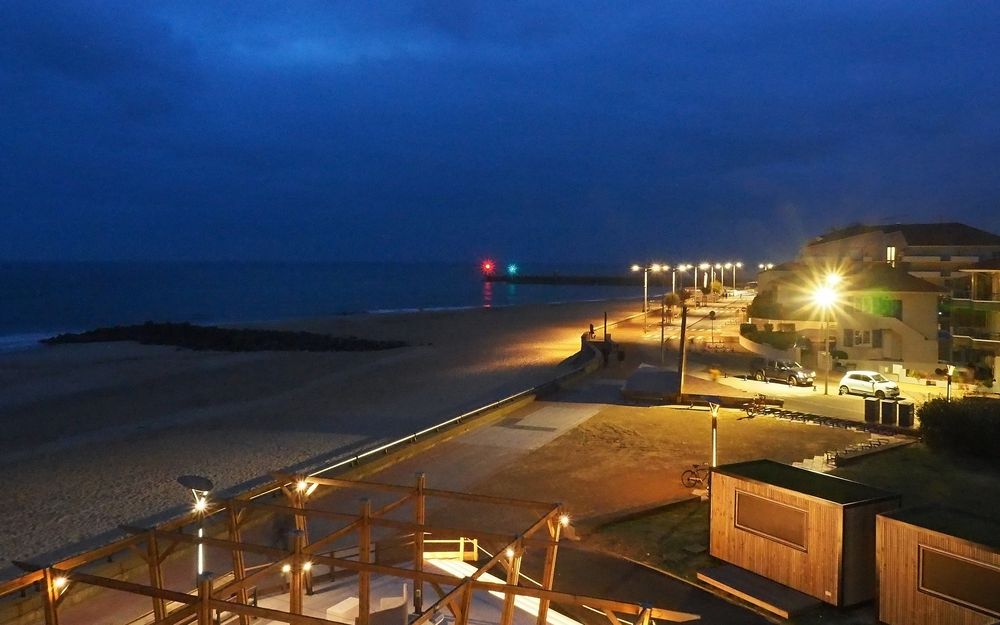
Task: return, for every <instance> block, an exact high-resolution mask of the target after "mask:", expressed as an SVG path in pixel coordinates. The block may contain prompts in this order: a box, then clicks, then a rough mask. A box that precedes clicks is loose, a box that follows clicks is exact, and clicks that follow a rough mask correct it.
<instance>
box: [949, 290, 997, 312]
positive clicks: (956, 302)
mask: <svg viewBox="0 0 1000 625" xmlns="http://www.w3.org/2000/svg"><path fill="white" fill-rule="evenodd" d="M962 295H966V296H967V295H968V293H963V294H962ZM951 308H952V310H955V309H958V308H961V309H964V310H985V311H1000V300H998V299H970V298H969V297H952V298H951Z"/></svg>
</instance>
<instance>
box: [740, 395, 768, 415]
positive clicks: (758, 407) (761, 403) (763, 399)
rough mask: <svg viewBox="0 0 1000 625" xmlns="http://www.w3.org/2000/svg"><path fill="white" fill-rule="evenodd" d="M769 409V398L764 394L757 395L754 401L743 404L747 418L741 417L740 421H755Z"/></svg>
mask: <svg viewBox="0 0 1000 625" xmlns="http://www.w3.org/2000/svg"><path fill="white" fill-rule="evenodd" d="M766 407H767V396H766V395H764V394H763V393H757V394H756V395H755V396H754V398H753V399H751V400H750V401H748V402H747V403H745V404H743V410H745V411H746V413H747V416H745V417H740V419H753V418H754V417H756V416H757V415H759V414H762V413H763V412H764V409H765V408H766Z"/></svg>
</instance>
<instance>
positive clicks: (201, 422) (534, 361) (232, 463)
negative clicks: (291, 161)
mask: <svg viewBox="0 0 1000 625" xmlns="http://www.w3.org/2000/svg"><path fill="white" fill-rule="evenodd" d="M635 307H636V304H635V303H634V302H632V303H621V302H615V303H608V302H591V303H575V304H560V305H533V306H524V307H516V308H492V309H470V310H461V311H435V312H423V313H405V314H381V315H379V314H375V315H357V316H341V317H331V318H324V319H311V320H296V321H290V322H284V323H274V324H268V327H276V328H281V329H291V330H308V331H313V332H327V333H330V334H335V335H338V336H350V335H353V336H358V337H362V338H369V339H402V340H405V341H407V342H408V343H409V344H410V346H409V347H406V348H402V349H396V350H387V351H381V352H338V353H272V352H266V353H243V354H229V353H214V352H193V351H186V350H180V349H175V348H169V347H155V346H141V345H137V344H131V343H116V344H89V345H61V346H57V347H46V348H43V349H39V350H34V351H29V352H22V353H16V354H7V355H3V356H2V357H0V471H2V475H3V477H4V479H5V483H6V484H7V488H8V491H9V496H8V505H6V506H3V507H2V509H0V578H3V577H9V576H11V575H12V572H13V569H12V568H11V566H10V562H11V560H27V561H32V560H38V561H41V562H42V563H45V562H47V561H50V560H53V559H55V558H58V557H60V556H63V555H65V554H67V553H71V552H74V551H78V550H79V549H80V548H81V547H84V546H86V547H89V546H93V544H95V543H99V542H100V541H101V540H103V539H105V538H106V537H107V536H108V535H109V532H113V531H114V529H115V528H116V527H117V526H118V525H120V524H125V523H139V522H142V521H143V520H151V519H156V520H160V519H164V518H167V517H169V516H172V515H177V514H180V513H181V512H182V511H183V510H185V509H186V506H187V504H188V501H189V498H190V493H189V492H187V491H185V490H184V489H183V488H181V487H180V486H179V485H178V484H177V483H176V481H175V478H176V477H177V476H179V475H182V474H186V473H195V474H201V475H205V476H207V477H209V478H211V479H212V480H214V481H215V484H216V490H217V491H218V492H219V493H220V494H222V493H226V494H233V493H235V492H238V491H240V490H245V489H246V488H247V487H249V486H250V485H252V484H255V483H259V482H262V481H267V480H268V479H269V477H268V474H269V472H271V471H276V470H281V469H291V468H305V467H317V466H321V465H325V464H329V463H330V462H332V461H334V460H336V459H338V458H342V457H346V456H349V455H352V454H353V453H356V452H357V451H358V450H360V449H363V448H367V447H370V446H374V445H375V444H377V443H379V442H383V441H388V440H393V439H395V438H399V437H401V436H404V435H406V434H408V433H410V432H413V431H416V430H419V429H421V428H423V427H426V426H429V425H432V424H434V423H438V422H441V421H443V420H446V419H449V418H451V417H454V416H457V415H458V414H461V413H463V412H466V411H468V410H471V409H474V408H477V407H479V406H482V405H485V404H487V403H490V402H492V401H495V400H498V399H501V398H503V397H506V396H509V395H511V394H513V393H515V392H518V391H521V390H523V389H525V388H528V387H531V386H533V385H536V384H539V383H542V382H545V381H547V380H549V379H552V378H553V377H555V376H557V375H559V374H561V373H564V372H567V371H569V370H571V369H572V365H571V364H570V363H567V362H564V361H565V360H566V359H568V358H569V357H571V356H572V355H573V354H575V353H576V352H577V350H578V349H579V343H580V334H581V333H582V332H583V331H585V330H586V329H587V326H588V324H590V323H594V325H595V326H598V327H600V324H601V323H602V322H603V314H604V312H605V311H607V312H608V314H609V318H611V319H612V320H614V319H620V318H622V317H624V316H626V315H627V314H633V313H634V312H635V310H634V309H635Z"/></svg>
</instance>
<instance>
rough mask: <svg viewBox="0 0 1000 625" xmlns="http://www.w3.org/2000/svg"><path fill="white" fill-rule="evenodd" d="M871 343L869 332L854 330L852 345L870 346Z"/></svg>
mask: <svg viewBox="0 0 1000 625" xmlns="http://www.w3.org/2000/svg"><path fill="white" fill-rule="evenodd" d="M871 342H872V333H871V330H855V331H854V344H855V345H870V344H871Z"/></svg>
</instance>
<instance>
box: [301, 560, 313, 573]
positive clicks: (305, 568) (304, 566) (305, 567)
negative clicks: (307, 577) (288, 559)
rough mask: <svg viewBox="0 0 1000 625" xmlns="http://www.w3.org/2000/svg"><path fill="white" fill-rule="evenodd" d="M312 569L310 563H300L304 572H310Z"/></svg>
mask: <svg viewBox="0 0 1000 625" xmlns="http://www.w3.org/2000/svg"><path fill="white" fill-rule="evenodd" d="M312 567H313V563H312V562H310V561H308V560H306V561H305V562H303V563H302V570H303V571H305V572H307V573H308V572H309V571H311V570H312Z"/></svg>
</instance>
